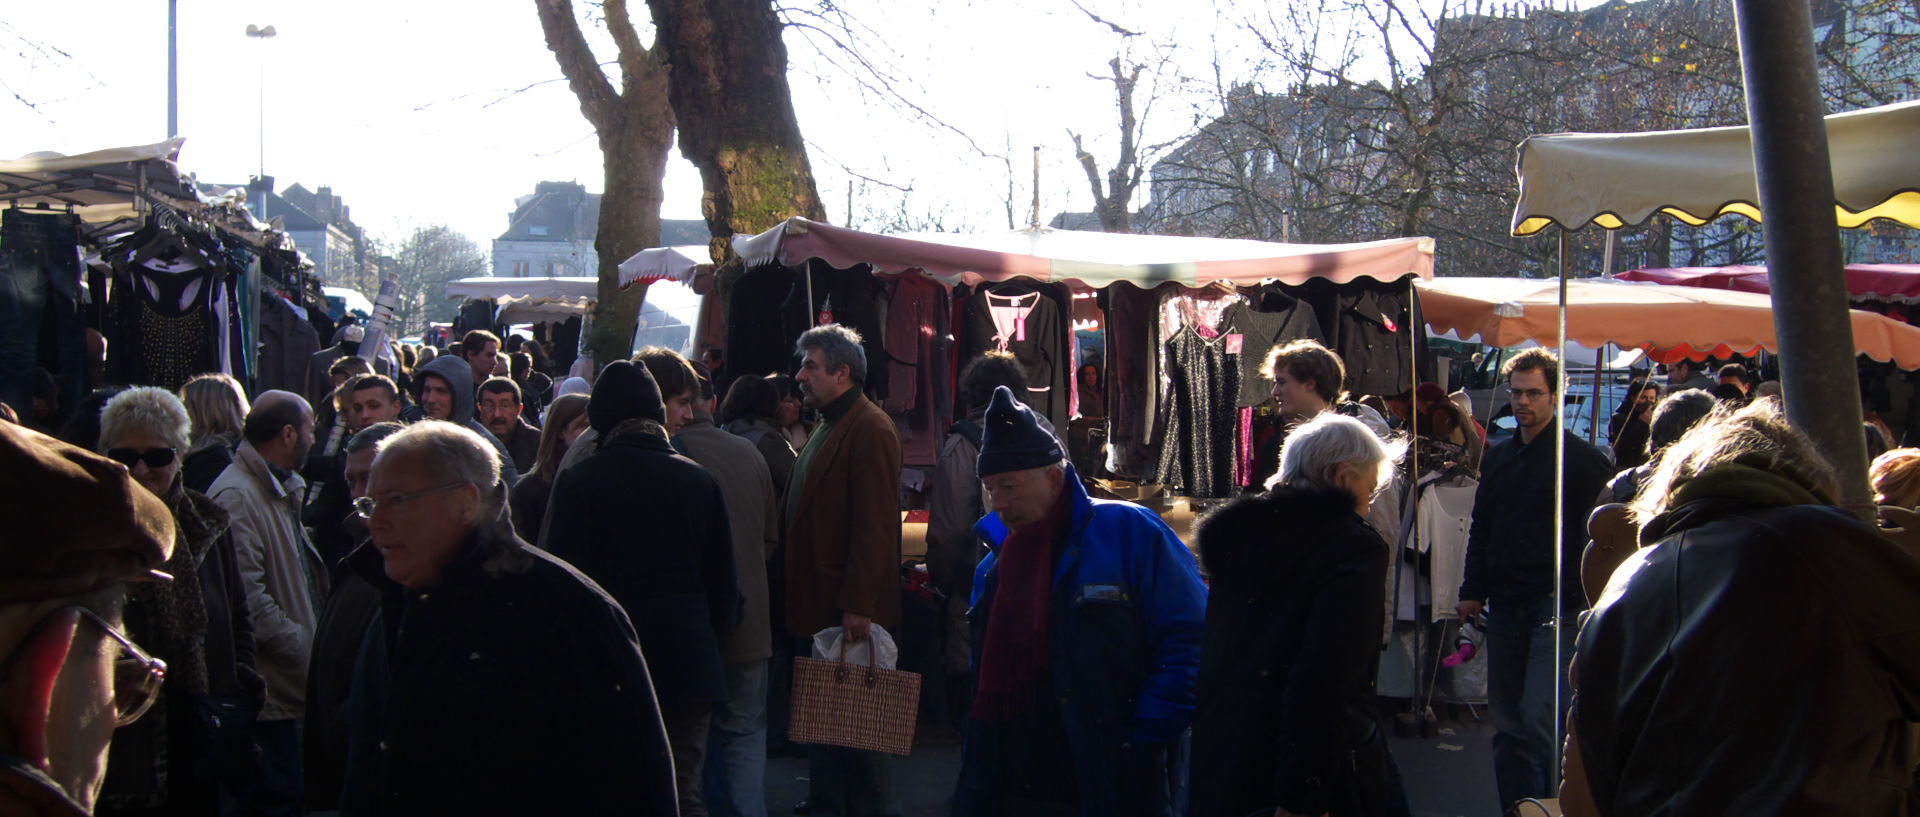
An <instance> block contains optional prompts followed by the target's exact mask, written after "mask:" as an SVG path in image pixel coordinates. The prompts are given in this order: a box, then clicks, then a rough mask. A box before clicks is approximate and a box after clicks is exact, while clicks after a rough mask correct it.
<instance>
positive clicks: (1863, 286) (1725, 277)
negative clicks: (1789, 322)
mask: <svg viewBox="0 0 1920 817" xmlns="http://www.w3.org/2000/svg"><path fill="white" fill-rule="evenodd" d="M1846 272H1847V297H1849V298H1851V299H1852V300H1855V301H1891V302H1894V303H1903V304H1911V303H1920V264H1848V265H1847V269H1846ZM1616 277H1618V278H1620V279H1621V280H1625V281H1643V282H1646V283H1654V284H1668V285H1671V286H1686V287H1703V288H1706V289H1731V290H1736V291H1739V292H1759V293H1763V294H1765V293H1771V292H1772V291H1773V282H1772V280H1771V279H1770V278H1768V277H1767V268H1766V267H1763V266H1732V267H1655V268H1650V269H1636V270H1627V271H1626V272H1622V273H1620V274H1619V275H1617V276H1616Z"/></svg>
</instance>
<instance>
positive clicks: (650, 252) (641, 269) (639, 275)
mask: <svg viewBox="0 0 1920 817" xmlns="http://www.w3.org/2000/svg"><path fill="white" fill-rule="evenodd" d="M712 266H713V260H712V258H711V257H710V256H709V255H708V253H707V247H706V245H705V244H683V245H680V246H677V247H653V248H651V249H645V250H641V251H639V252H637V253H634V255H633V257H631V258H628V259H627V260H625V261H622V262H620V286H621V287H627V286H630V285H633V284H637V283H640V282H642V281H672V282H674V283H676V284H690V283H692V282H693V276H694V275H696V274H698V273H699V272H700V271H701V270H703V269H707V268H710V267H712Z"/></svg>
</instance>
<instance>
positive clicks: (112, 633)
mask: <svg viewBox="0 0 1920 817" xmlns="http://www.w3.org/2000/svg"><path fill="white" fill-rule="evenodd" d="M167 450H169V451H171V450H173V449H167ZM71 609H73V610H75V611H78V612H79V613H80V616H81V617H82V618H85V619H86V620H88V621H91V622H93V623H94V624H95V625H96V626H98V627H99V628H100V629H101V631H103V632H105V633H106V634H107V636H108V637H109V638H112V639H113V640H115V641H118V642H120V655H119V657H117V658H115V659H114V661H113V714H114V719H113V725H114V727H115V728H118V727H122V726H126V725H127V724H130V723H133V722H134V721H137V720H139V719H140V716H141V715H145V714H147V710H148V709H151V708H153V702H154V701H155V700H157V699H158V698H159V697H160V687H161V684H162V683H164V682H165V681H166V680H167V662H165V661H162V660H160V659H158V658H155V657H153V656H152V655H149V654H147V651H146V650H143V649H140V645H138V644H135V643H133V639H131V638H128V637H127V634H126V633H123V632H120V630H119V628H117V627H114V626H113V625H112V624H109V623H107V620H106V619H104V618H101V617H100V615H99V614H98V613H95V612H93V611H92V610H88V609H87V608H85V607H77V606H76V607H73V608H71Z"/></svg>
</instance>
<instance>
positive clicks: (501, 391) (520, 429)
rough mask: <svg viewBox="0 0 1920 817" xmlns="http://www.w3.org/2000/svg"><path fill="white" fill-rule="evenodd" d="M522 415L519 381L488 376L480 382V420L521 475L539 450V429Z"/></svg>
mask: <svg viewBox="0 0 1920 817" xmlns="http://www.w3.org/2000/svg"><path fill="white" fill-rule="evenodd" d="M525 414H526V412H525V411H524V407H523V406H522V404H521V398H520V384H518V383H515V382H513V381H512V380H511V379H508V378H505V377H491V378H488V379H487V382H485V383H481V384H480V422H481V423H482V424H483V425H485V426H486V427H487V431H489V432H491V433H492V434H493V437H494V439H496V440H499V441H500V444H501V445H502V446H504V447H505V448H506V450H507V456H508V457H510V458H512V460H513V467H514V470H517V471H519V472H520V473H522V474H524V473H526V472H528V471H531V470H533V458H534V457H535V456H538V455H539V453H540V429H538V428H535V427H534V426H533V424H532V423H529V422H527V419H526V416H525Z"/></svg>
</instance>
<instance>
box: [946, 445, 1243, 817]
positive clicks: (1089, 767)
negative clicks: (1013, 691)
mask: <svg viewBox="0 0 1920 817" xmlns="http://www.w3.org/2000/svg"><path fill="white" fill-rule="evenodd" d="M1066 485H1067V490H1069V491H1071V492H1072V494H1071V499H1072V502H1073V522H1072V526H1071V530H1072V533H1071V535H1070V538H1069V539H1068V541H1067V545H1066V548H1065V550H1064V551H1062V553H1061V556H1060V564H1059V566H1058V567H1057V568H1056V569H1055V571H1054V577H1053V599H1052V602H1051V605H1050V607H1049V610H1048V628H1047V641H1048V649H1049V651H1050V652H1051V657H1052V676H1053V677H1052V682H1053V691H1054V694H1055V697H1056V700H1057V701H1058V704H1059V706H1060V716H1061V720H1062V722H1063V723H1064V725H1065V727H1066V733H1067V739H1068V742H1069V744H1070V745H1071V747H1072V751H1073V765H1074V769H1075V776H1076V778H1077V784H1078V789H1079V794H1080V809H1081V813H1083V814H1087V815H1103V817H1104V816H1106V815H1128V814H1136V815H1170V814H1173V813H1175V810H1174V806H1175V802H1176V800H1178V799H1180V798H1179V797H1178V794H1179V789H1180V788H1182V784H1183V782H1184V778H1185V765H1184V760H1183V757H1184V740H1183V738H1184V737H1185V734H1186V731H1187V727H1188V726H1189V724H1191V722H1192V720H1193V712H1194V701H1195V687H1196V685H1197V683H1198V678H1199V673H1200V638H1201V633H1202V631H1203V629H1204V627H1205V622H1206V610H1207V598H1206V596H1207V592H1206V587H1205V585H1203V584H1202V583H1201V581H1200V572H1199V568H1198V566H1197V564H1196V562H1195V559H1194V557H1193V554H1192V552H1190V551H1188V550H1187V548H1186V546H1185V545H1184V544H1182V543H1181V542H1180V539H1179V537H1177V536H1175V535H1174V533H1173V530H1172V529H1171V528H1168V527H1167V524H1166V523H1165V522H1164V521H1162V520H1161V519H1160V517H1159V516H1158V515H1156V514H1154V512H1152V511H1150V510H1147V509H1146V508H1143V507H1141V506H1139V505H1135V504H1132V503H1130V502H1116V501H1110V500H1095V499H1092V498H1090V497H1088V496H1087V492H1086V489H1085V488H1083V487H1082V486H1081V484H1080V478H1079V476H1078V475H1077V474H1076V473H1074V471H1073V469H1072V468H1071V467H1069V468H1068V469H1067V473H1066ZM974 531H975V532H976V533H977V534H979V536H980V537H981V539H982V540H984V541H985V542H986V543H987V545H988V547H989V548H990V549H991V550H992V551H993V552H991V553H989V554H988V555H987V557H986V558H985V559H982V560H981V562H980V566H979V568H978V569H976V571H975V573H974V584H973V587H974V591H973V599H972V604H973V606H972V610H971V611H970V612H969V613H968V619H969V621H970V625H971V626H970V629H971V631H972V641H973V662H974V665H975V666H978V665H979V662H980V651H981V648H982V646H983V644H984V642H985V637H986V630H987V621H988V619H989V618H990V617H991V616H992V607H993V597H994V591H995V589H996V588H997V587H998V585H999V582H998V578H999V577H998V571H997V570H996V565H997V564H998V555H999V547H1000V544H1001V542H1002V541H1004V540H1005V538H1006V536H1007V533H1008V531H1007V528H1006V526H1005V525H1004V524H1002V523H1001V522H1000V518H999V516H998V515H997V514H988V515H987V516H986V518H984V519H981V520H980V521H979V522H978V523H976V524H975V525H974ZM1006 727H1007V725H1006V724H987V723H980V722H974V723H971V724H969V729H968V738H967V745H966V747H965V749H964V751H963V760H962V770H961V776H960V786H959V790H958V791H957V792H956V796H955V803H954V805H955V809H954V813H955V814H1000V813H1002V811H1003V807H1004V805H1005V803H1004V799H1003V795H1004V793H1003V792H1002V791H1000V786H999V778H1000V776H1001V775H1000V774H999V767H1000V765H1001V764H1000V763H999V762H998V758H997V757H994V756H993V755H994V754H995V752H994V751H993V747H995V746H997V745H999V741H1000V739H1001V735H1002V733H1003V731H1004V730H1005V729H1006Z"/></svg>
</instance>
